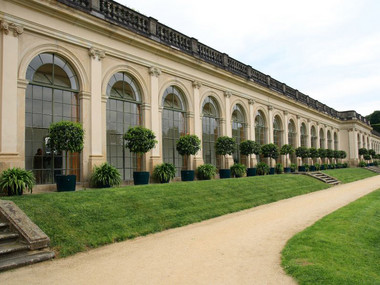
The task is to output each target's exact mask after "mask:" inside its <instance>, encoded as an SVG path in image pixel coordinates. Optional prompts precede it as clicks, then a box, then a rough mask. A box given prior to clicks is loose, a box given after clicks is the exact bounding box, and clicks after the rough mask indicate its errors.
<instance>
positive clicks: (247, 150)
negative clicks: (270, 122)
mask: <svg viewBox="0 0 380 285" xmlns="http://www.w3.org/2000/svg"><path fill="white" fill-rule="evenodd" d="M260 152H261V147H260V144H259V143H257V142H255V141H252V140H245V141H243V142H241V143H240V153H241V154H242V155H246V156H247V159H248V168H247V176H255V175H256V168H255V167H251V160H250V156H251V155H252V154H255V155H259V154H260Z"/></svg>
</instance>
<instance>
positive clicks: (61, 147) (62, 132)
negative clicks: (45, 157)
mask: <svg viewBox="0 0 380 285" xmlns="http://www.w3.org/2000/svg"><path fill="white" fill-rule="evenodd" d="M83 141H84V131H83V127H82V125H81V124H80V123H76V122H71V121H61V122H57V123H52V124H51V125H50V127H49V142H48V145H49V147H50V148H51V149H52V150H57V151H70V152H81V151H82V149H83Z"/></svg>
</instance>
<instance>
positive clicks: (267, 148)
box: [261, 143, 280, 174]
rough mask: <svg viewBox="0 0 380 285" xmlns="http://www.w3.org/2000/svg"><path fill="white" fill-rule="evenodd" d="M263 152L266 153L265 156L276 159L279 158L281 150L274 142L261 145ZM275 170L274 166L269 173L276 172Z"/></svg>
mask: <svg viewBox="0 0 380 285" xmlns="http://www.w3.org/2000/svg"><path fill="white" fill-rule="evenodd" d="M261 153H262V154H263V155H264V157H269V158H270V159H271V160H272V159H274V160H275V161H276V159H277V158H278V156H279V155H280V151H279V150H278V146H277V145H275V144H273V143H269V144H266V145H263V146H262V147H261ZM274 172H275V169H274V167H271V168H270V171H269V174H274Z"/></svg>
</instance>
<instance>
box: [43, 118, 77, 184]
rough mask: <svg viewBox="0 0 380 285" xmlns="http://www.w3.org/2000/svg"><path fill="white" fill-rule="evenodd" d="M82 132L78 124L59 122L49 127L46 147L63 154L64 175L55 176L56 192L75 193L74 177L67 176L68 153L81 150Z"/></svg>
mask: <svg viewBox="0 0 380 285" xmlns="http://www.w3.org/2000/svg"><path fill="white" fill-rule="evenodd" d="M83 141H84V131H83V127H82V125H81V124H80V123H77V122H71V121H61V122H57V123H52V124H51V125H50V127H49V140H48V146H49V147H50V148H51V150H52V151H57V152H64V154H65V166H66V171H65V175H61V174H58V175H56V183H57V190H58V191H75V186H76V175H70V174H69V170H68V169H69V161H68V157H69V152H71V153H74V152H81V151H82V149H83Z"/></svg>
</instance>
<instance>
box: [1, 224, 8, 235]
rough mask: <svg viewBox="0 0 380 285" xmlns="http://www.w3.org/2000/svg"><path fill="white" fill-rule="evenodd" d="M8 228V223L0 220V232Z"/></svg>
mask: <svg viewBox="0 0 380 285" xmlns="http://www.w3.org/2000/svg"><path fill="white" fill-rule="evenodd" d="M8 229H9V224H8V223H3V222H0V233H2V232H5V231H7V230H8Z"/></svg>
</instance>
